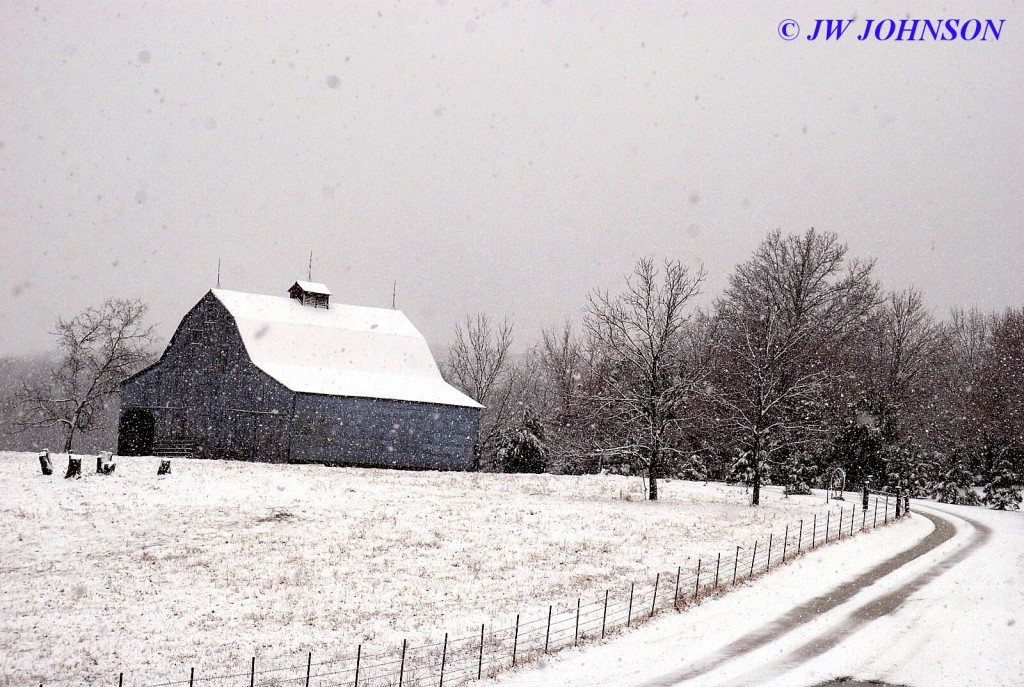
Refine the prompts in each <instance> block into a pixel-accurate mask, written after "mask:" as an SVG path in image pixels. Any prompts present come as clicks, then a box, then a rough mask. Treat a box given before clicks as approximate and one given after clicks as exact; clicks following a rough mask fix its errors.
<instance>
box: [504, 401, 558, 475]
mask: <svg viewBox="0 0 1024 687" xmlns="http://www.w3.org/2000/svg"><path fill="white" fill-rule="evenodd" d="M547 453H548V452H547V446H545V444H544V425H543V424H542V423H541V421H540V418H539V417H537V415H536V414H535V413H533V412H532V411H529V410H527V411H526V412H524V413H523V418H522V420H521V421H520V423H519V424H518V425H517V426H515V427H512V428H510V429H507V430H505V431H504V432H502V433H501V435H500V437H499V438H498V446H497V458H498V464H499V465H500V466H501V469H502V471H503V472H533V473H539V472H544V469H545V468H546V467H547Z"/></svg>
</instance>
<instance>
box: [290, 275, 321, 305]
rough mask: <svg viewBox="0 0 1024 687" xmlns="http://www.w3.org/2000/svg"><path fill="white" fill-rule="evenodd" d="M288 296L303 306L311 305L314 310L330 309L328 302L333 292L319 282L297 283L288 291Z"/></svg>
mask: <svg viewBox="0 0 1024 687" xmlns="http://www.w3.org/2000/svg"><path fill="white" fill-rule="evenodd" d="M288 295H289V296H290V297H291V298H294V299H295V300H297V301H298V302H299V303H301V304H302V305H311V306H313V307H314V308H327V307H330V306H329V305H328V302H329V301H330V299H331V290H330V289H328V288H327V286H325V285H324V284H320V283H318V282H314V281H297V282H295V283H294V284H292V286H291V288H290V289H288Z"/></svg>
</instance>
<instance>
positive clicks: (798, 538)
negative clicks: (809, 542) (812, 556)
mask: <svg viewBox="0 0 1024 687" xmlns="http://www.w3.org/2000/svg"><path fill="white" fill-rule="evenodd" d="M803 544H804V521H803V520H801V521H800V533H799V534H798V535H796V555H798V556H799V555H800V550H801V549H802V548H803Z"/></svg>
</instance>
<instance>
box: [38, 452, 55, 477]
mask: <svg viewBox="0 0 1024 687" xmlns="http://www.w3.org/2000/svg"><path fill="white" fill-rule="evenodd" d="M39 467H40V468H42V470H43V474H44V475H52V474H53V463H52V462H51V461H50V452H49V451H40V452H39Z"/></svg>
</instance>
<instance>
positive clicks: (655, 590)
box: [651, 573, 661, 618]
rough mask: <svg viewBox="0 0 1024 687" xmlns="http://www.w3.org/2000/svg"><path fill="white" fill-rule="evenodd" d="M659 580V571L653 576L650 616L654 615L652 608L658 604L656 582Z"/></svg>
mask: <svg viewBox="0 0 1024 687" xmlns="http://www.w3.org/2000/svg"><path fill="white" fill-rule="evenodd" d="M660 581H661V573H657V574H655V576H654V596H653V597H652V598H651V617H652V618H653V617H654V609H655V608H656V607H657V605H658V582H660Z"/></svg>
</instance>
